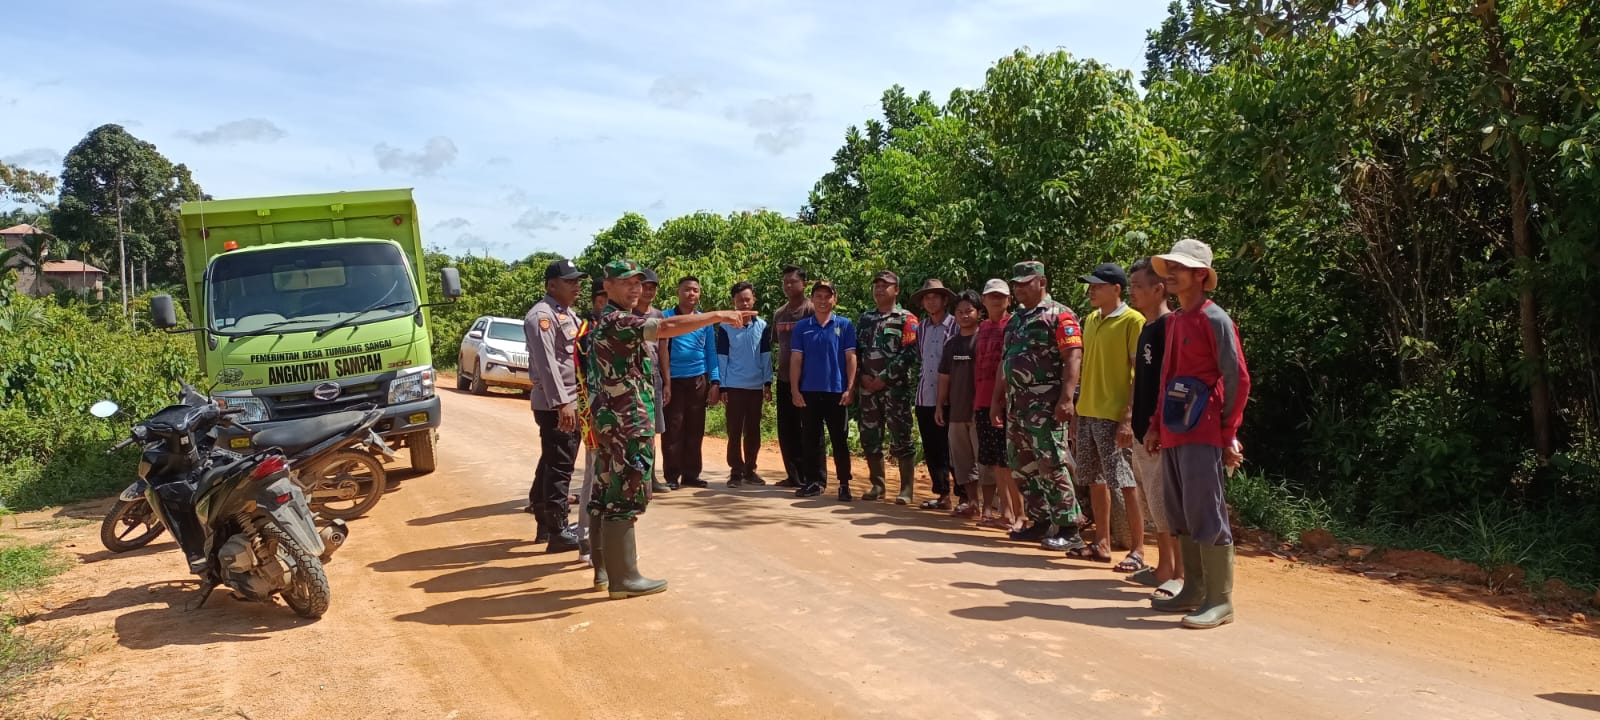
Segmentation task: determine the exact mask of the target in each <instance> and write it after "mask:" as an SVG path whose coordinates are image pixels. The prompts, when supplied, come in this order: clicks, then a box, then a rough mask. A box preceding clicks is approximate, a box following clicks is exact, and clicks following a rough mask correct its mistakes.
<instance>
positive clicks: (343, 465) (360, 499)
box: [295, 450, 389, 520]
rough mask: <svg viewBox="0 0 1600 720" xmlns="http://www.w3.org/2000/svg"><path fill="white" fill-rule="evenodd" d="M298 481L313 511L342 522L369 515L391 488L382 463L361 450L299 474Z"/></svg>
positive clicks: (336, 456)
mask: <svg viewBox="0 0 1600 720" xmlns="http://www.w3.org/2000/svg"><path fill="white" fill-rule="evenodd" d="M295 482H298V483H299V484H300V488H301V489H302V490H304V491H305V493H306V500H307V501H308V502H309V503H310V504H311V509H313V510H315V511H317V513H318V514H319V515H322V516H324V517H330V518H338V519H340V520H354V519H356V518H358V517H361V516H362V515H365V514H367V511H369V510H371V509H372V508H373V506H374V505H377V504H378V501H379V500H381V499H383V492H384V490H387V489H388V486H389V480H388V475H387V474H386V473H385V472H384V469H383V463H381V462H378V459H377V458H375V457H373V456H372V454H371V453H367V452H363V451H361V450H340V451H339V452H336V453H334V454H332V455H330V456H328V458H327V459H326V460H323V461H322V462H319V463H317V464H315V465H313V466H311V467H308V468H305V469H302V470H299V471H298V472H296V473H295ZM329 503H335V505H330V504H329Z"/></svg>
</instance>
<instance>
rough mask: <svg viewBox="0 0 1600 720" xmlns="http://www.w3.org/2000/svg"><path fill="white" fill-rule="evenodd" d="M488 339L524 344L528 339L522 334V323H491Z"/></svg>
mask: <svg viewBox="0 0 1600 720" xmlns="http://www.w3.org/2000/svg"><path fill="white" fill-rule="evenodd" d="M489 337H490V339H493V340H511V341H513V342H524V341H526V340H527V339H528V337H527V335H525V334H524V333H523V332H522V323H515V324H513V323H508V322H492V323H489Z"/></svg>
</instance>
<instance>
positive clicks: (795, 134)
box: [727, 93, 816, 155]
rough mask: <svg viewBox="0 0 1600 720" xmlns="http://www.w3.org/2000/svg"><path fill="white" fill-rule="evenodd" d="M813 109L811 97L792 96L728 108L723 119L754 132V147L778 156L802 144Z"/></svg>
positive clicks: (805, 94)
mask: <svg viewBox="0 0 1600 720" xmlns="http://www.w3.org/2000/svg"><path fill="white" fill-rule="evenodd" d="M815 106H816V98H814V97H812V96H811V93H793V94H789V95H780V96H778V97H770V98H759V99H756V100H752V101H750V102H749V103H746V104H745V105H743V106H740V107H730V108H728V111H727V115H728V117H730V118H733V119H736V120H739V121H740V122H743V123H744V124H745V125H748V126H750V127H751V128H753V129H755V130H757V131H758V132H757V133H756V139H755V143H756V147H759V148H761V149H763V150H766V151H767V152H768V153H771V154H773V155H782V154H783V153H784V151H786V150H789V149H791V148H794V147H797V146H799V145H800V143H802V142H804V141H805V139H806V131H805V124H806V122H807V121H808V120H810V119H811V113H812V109H813V108H814V107H815Z"/></svg>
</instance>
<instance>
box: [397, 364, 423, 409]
mask: <svg viewBox="0 0 1600 720" xmlns="http://www.w3.org/2000/svg"><path fill="white" fill-rule="evenodd" d="M431 397H433V367H432V366H429V365H424V366H422V367H417V368H409V369H406V370H402V371H400V376H399V377H396V378H395V379H394V381H393V382H390V383H389V404H390V405H398V404H400V403H408V402H414V401H417V400H427V399H428V398H431Z"/></svg>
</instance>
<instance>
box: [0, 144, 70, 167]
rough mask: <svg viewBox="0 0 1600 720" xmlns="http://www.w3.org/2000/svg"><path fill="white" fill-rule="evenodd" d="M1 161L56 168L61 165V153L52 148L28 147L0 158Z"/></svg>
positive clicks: (11, 163) (25, 165)
mask: <svg viewBox="0 0 1600 720" xmlns="http://www.w3.org/2000/svg"><path fill="white" fill-rule="evenodd" d="M0 161H3V162H5V163H6V164H7V165H19V166H21V167H25V168H56V167H60V165H61V153H58V152H56V151H54V150H51V149H50V148H42V147H40V148H28V149H27V150H23V151H22V152H19V153H12V154H10V155H7V156H5V157H3V158H0Z"/></svg>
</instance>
